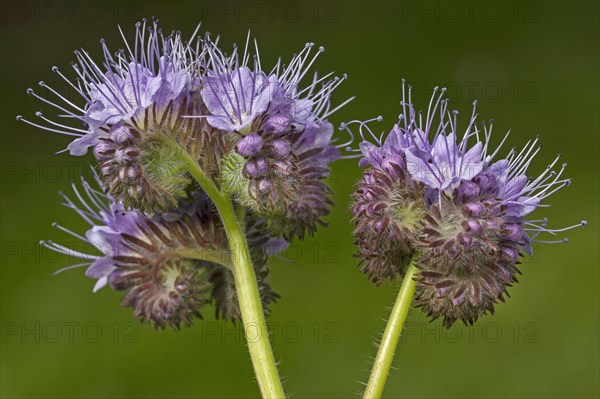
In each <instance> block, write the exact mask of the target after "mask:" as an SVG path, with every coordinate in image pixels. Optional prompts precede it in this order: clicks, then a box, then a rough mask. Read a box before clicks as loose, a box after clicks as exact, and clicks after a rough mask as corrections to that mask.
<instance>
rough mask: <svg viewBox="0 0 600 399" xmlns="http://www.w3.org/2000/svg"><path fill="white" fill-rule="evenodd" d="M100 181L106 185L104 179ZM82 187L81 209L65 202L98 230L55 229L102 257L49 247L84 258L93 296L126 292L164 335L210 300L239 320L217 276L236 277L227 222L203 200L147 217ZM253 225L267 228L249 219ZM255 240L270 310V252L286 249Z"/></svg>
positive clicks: (261, 237) (138, 313)
mask: <svg viewBox="0 0 600 399" xmlns="http://www.w3.org/2000/svg"><path fill="white" fill-rule="evenodd" d="M96 177H97V176H96ZM97 182H98V183H99V184H101V182H100V181H99V178H98V181H97ZM81 186H82V188H78V187H77V186H76V185H73V190H74V192H75V194H76V197H77V198H78V200H79V202H80V203H79V204H77V203H76V202H75V201H72V200H71V199H70V198H69V197H68V196H65V195H63V198H64V199H65V205H66V206H68V207H69V208H71V209H73V210H74V211H75V212H77V213H78V214H79V215H80V216H81V217H82V218H83V219H84V220H85V221H86V222H88V223H89V224H90V226H91V228H90V229H89V230H88V231H87V232H86V234H85V236H82V235H79V234H77V233H74V232H72V231H71V230H68V229H66V228H65V227H62V226H60V225H57V224H56V225H55V226H57V227H58V228H59V229H60V230H62V231H64V232H67V233H69V234H71V235H72V236H73V237H75V238H77V239H80V240H82V241H84V242H85V243H86V244H89V245H90V246H92V247H95V248H96V249H97V250H98V251H99V252H100V253H101V255H91V254H88V253H87V252H83V251H76V250H73V249H70V248H67V247H65V246H63V245H60V244H57V243H55V242H53V241H44V242H42V244H43V245H45V246H46V247H48V248H50V249H52V250H55V251H58V252H60V253H63V254H67V255H70V256H75V257H79V258H82V259H84V260H85V263H81V264H78V265H75V267H87V270H86V273H85V274H86V276H88V277H91V278H94V279H96V280H97V281H96V284H95V286H94V291H98V290H99V289H100V288H102V287H104V286H106V285H107V284H108V285H109V286H110V287H111V288H113V289H114V290H117V291H125V296H124V297H123V300H122V302H121V304H122V305H123V306H126V307H130V308H132V309H133V312H134V316H135V317H136V318H137V319H139V320H140V321H142V322H148V323H151V324H152V325H153V326H154V327H155V328H157V329H162V328H165V327H167V326H169V327H172V328H175V329H179V328H180V326H181V325H186V326H189V325H190V324H191V323H192V321H193V320H194V319H195V318H198V317H201V316H200V309H201V308H202V307H203V306H204V305H205V304H207V303H210V302H214V303H215V307H216V309H217V315H218V316H223V317H228V318H232V319H235V318H237V317H238V316H239V314H238V313H235V312H225V311H223V309H225V308H227V306H230V302H231V301H230V299H231V298H230V295H231V290H232V289H233V287H232V286H231V285H224V284H221V283H220V280H221V279H220V278H218V277H216V276H223V275H226V276H228V277H229V276H232V275H231V271H230V270H229V268H230V267H231V266H230V255H229V252H228V250H227V242H226V237H225V234H224V231H223V227H222V224H221V222H220V219H219V217H218V215H216V213H215V211H214V209H213V206H212V204H211V203H210V202H209V201H208V199H207V198H206V197H205V196H204V195H202V194H197V195H194V196H192V197H191V198H190V199H189V200H187V201H185V202H184V203H182V204H180V207H179V208H177V209H176V210H172V211H170V212H168V213H164V214H162V215H148V214H145V213H143V212H141V211H138V210H128V209H126V208H125V207H124V206H123V204H121V203H120V202H116V201H115V200H114V199H113V198H112V197H110V196H109V195H107V194H104V193H103V192H102V191H100V190H98V189H96V188H93V187H92V185H90V184H89V183H88V182H87V181H86V180H84V179H83V178H82V180H81ZM248 223H253V224H257V225H258V224H260V223H261V222H259V221H257V220H255V219H252V218H249V222H248ZM255 236H256V237H255V239H254V240H250V248H251V251H252V253H253V254H257V255H256V258H254V257H253V260H254V261H256V262H255V267H256V268H257V275H258V277H259V285H260V286H261V287H262V291H263V292H264V296H263V297H264V301H265V304H268V303H270V302H272V301H274V300H275V299H276V298H277V297H278V296H277V294H275V293H274V292H273V291H272V290H271V288H270V286H269V285H268V282H267V279H268V269H267V268H266V254H267V253H268V254H274V253H276V252H277V251H279V250H281V249H283V248H285V244H286V243H285V241H282V240H273V239H270V238H269V237H268V235H265V234H264V233H261V234H258V233H256V232H255ZM70 268H72V266H71V267H68V268H66V269H70ZM63 270H65V269H63ZM61 271H62V270H61ZM228 281H232V278H231V279H230V280H228ZM234 292H235V291H234ZM234 300H235V297H234Z"/></svg>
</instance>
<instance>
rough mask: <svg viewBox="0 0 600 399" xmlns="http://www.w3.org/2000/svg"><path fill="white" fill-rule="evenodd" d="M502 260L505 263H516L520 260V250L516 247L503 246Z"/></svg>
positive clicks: (501, 251)
mask: <svg viewBox="0 0 600 399" xmlns="http://www.w3.org/2000/svg"><path fill="white" fill-rule="evenodd" d="M500 260H501V261H502V262H504V263H510V264H514V263H516V262H517V261H518V260H519V251H517V250H516V249H514V248H509V247H502V248H501V249H500Z"/></svg>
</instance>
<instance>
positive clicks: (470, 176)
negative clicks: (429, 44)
mask: <svg viewBox="0 0 600 399" xmlns="http://www.w3.org/2000/svg"><path fill="white" fill-rule="evenodd" d="M402 91H403V101H402V107H403V113H402V114H401V115H400V118H399V121H398V124H396V125H395V126H394V128H393V129H392V130H391V132H390V133H389V134H388V135H387V137H386V138H385V140H384V139H383V136H381V137H379V136H377V135H375V134H373V132H372V131H371V130H370V128H369V127H368V125H367V123H368V122H371V121H372V120H371V121H366V122H358V121H353V122H351V123H348V124H342V126H341V128H342V129H343V130H347V131H348V132H349V133H350V134H352V131H351V130H350V128H349V125H351V124H352V123H357V124H359V133H360V136H361V138H362V143H361V144H360V149H359V150H358V151H360V153H361V155H362V158H361V160H360V163H359V165H361V166H363V167H367V169H366V170H365V172H364V176H363V179H362V180H361V182H360V183H359V184H358V188H357V191H356V192H355V193H354V196H353V198H354V205H353V208H352V210H353V212H354V215H355V216H354V221H355V236H356V243H357V245H358V247H359V253H358V254H357V256H358V257H359V258H360V259H361V260H362V270H363V271H364V272H365V273H366V274H367V275H368V276H369V278H370V279H371V280H372V281H374V282H375V283H376V284H380V283H381V282H382V281H383V280H384V279H385V278H387V277H389V278H391V279H392V280H393V279H394V278H396V277H397V276H398V275H402V274H403V273H404V271H405V266H406V265H407V262H408V260H410V259H411V258H413V257H415V258H416V266H417V268H418V269H419V277H418V284H417V288H416V297H415V303H416V305H417V306H418V307H420V308H421V309H422V310H423V311H424V312H425V313H426V314H428V315H429V316H431V317H432V318H434V319H435V318H442V319H443V323H444V325H445V326H447V327H449V326H451V325H452V324H453V323H454V322H455V321H456V320H459V319H460V320H462V321H464V322H465V323H468V324H472V323H474V322H475V320H477V319H478V318H479V317H480V316H481V315H483V314H485V313H487V312H490V313H493V311H494V305H495V303H496V302H497V301H498V300H500V301H504V299H505V297H506V296H507V288H508V287H509V286H511V285H512V284H513V283H515V282H517V278H516V277H515V275H516V274H518V273H520V272H519V270H518V268H517V265H518V264H519V263H520V262H519V259H520V257H521V256H522V255H524V254H530V255H531V254H532V253H533V250H532V243H533V242H566V239H564V240H559V241H546V240H538V238H537V237H538V235H539V234H541V233H550V234H556V233H559V232H562V231H565V230H568V229H570V228H573V227H577V226H581V225H585V224H586V222H585V221H582V222H581V223H580V224H577V225H575V226H571V227H567V228H565V229H558V230H552V229H548V228H547V227H546V222H547V221H546V220H545V219H544V220H543V221H540V220H530V219H528V218H527V216H528V215H529V214H530V213H532V212H533V211H534V210H536V208H538V207H539V206H540V204H541V202H542V201H543V200H544V199H546V198H547V197H548V196H550V195H552V194H554V193H555V192H556V191H558V190H559V189H561V188H562V187H565V186H567V185H569V184H570V180H569V179H564V178H563V177H562V175H563V172H564V169H565V167H566V164H563V165H562V167H561V168H560V169H559V170H558V171H555V170H554V167H555V165H556V164H557V163H558V160H559V158H560V156H559V157H557V158H556V159H555V160H554V161H553V162H552V163H551V164H550V165H549V166H548V168H547V169H546V170H545V171H544V172H542V174H541V175H539V176H538V177H536V178H532V177H529V176H528V175H527V170H528V167H529V165H530V164H531V162H532V160H533V158H534V157H535V156H536V155H537V153H538V151H539V149H540V147H539V146H538V144H537V143H538V139H537V138H536V139H535V140H532V141H529V142H528V143H527V145H526V146H525V147H524V148H523V149H522V150H521V151H520V152H517V151H515V150H514V149H513V150H511V151H510V152H509V154H508V155H507V157H506V158H505V159H500V160H495V158H496V155H497V154H498V153H499V151H500V147H501V146H502V144H500V146H499V147H498V148H497V149H496V150H495V151H493V152H490V151H489V140H490V137H491V134H492V128H493V121H490V123H489V124H486V123H483V124H482V126H483V128H482V129H480V128H479V126H477V124H476V105H477V103H476V102H475V103H474V107H473V112H472V114H471V117H470V120H469V123H468V125H467V128H466V131H465V133H464V135H463V136H462V138H461V139H460V140H459V139H458V134H457V130H458V127H457V119H458V118H457V115H458V112H457V111H453V112H450V111H449V110H448V100H447V99H445V98H444V92H445V89H442V90H438V89H437V88H436V89H434V94H433V96H432V99H431V101H430V103H429V108H428V110H427V114H426V115H423V114H421V112H416V111H415V109H414V106H413V104H412V101H411V88H410V86H408V90H407V88H406V85H404V84H403V88H402ZM407 92H408V93H407ZM407 94H408V95H407ZM377 119H378V120H381V118H377ZM507 136H508V134H507V135H506V136H505V137H504V139H503V140H502V143H504V141H505V140H506V138H507ZM471 143H472V144H471Z"/></svg>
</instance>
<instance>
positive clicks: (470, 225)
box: [462, 219, 483, 235]
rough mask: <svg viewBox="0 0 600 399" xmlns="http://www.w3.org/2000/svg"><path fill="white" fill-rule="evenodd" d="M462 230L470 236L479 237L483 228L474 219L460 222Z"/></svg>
mask: <svg viewBox="0 0 600 399" xmlns="http://www.w3.org/2000/svg"><path fill="white" fill-rule="evenodd" d="M462 228H463V229H464V230H465V231H466V232H467V233H470V234H474V235H479V234H481V232H482V230H483V228H482V227H481V224H479V222H478V221H477V220H475V219H467V220H465V221H464V222H462Z"/></svg>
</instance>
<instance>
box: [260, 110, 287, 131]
mask: <svg viewBox="0 0 600 399" xmlns="http://www.w3.org/2000/svg"><path fill="white" fill-rule="evenodd" d="M291 122H292V121H291V118H290V116H289V115H285V114H275V115H272V116H270V117H268V118H267V120H266V121H265V123H264V124H263V128H264V129H265V130H266V131H268V132H272V133H282V132H284V131H285V130H287V129H288V128H289V126H290V124H291Z"/></svg>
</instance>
